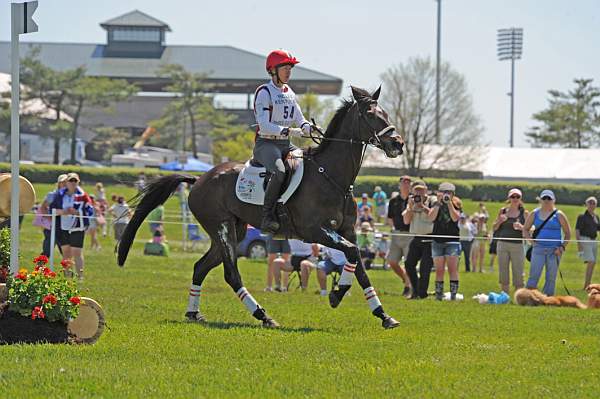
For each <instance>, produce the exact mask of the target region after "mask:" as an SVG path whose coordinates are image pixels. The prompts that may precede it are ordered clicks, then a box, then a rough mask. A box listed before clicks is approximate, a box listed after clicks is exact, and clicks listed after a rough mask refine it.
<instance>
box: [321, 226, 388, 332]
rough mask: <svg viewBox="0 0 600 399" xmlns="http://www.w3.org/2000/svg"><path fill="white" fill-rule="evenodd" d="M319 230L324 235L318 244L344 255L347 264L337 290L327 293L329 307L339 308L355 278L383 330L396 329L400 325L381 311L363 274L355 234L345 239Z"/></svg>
mask: <svg viewBox="0 0 600 399" xmlns="http://www.w3.org/2000/svg"><path fill="white" fill-rule="evenodd" d="M321 230H322V232H323V233H324V236H323V237H322V240H321V241H319V243H320V244H323V245H325V246H327V247H330V248H334V249H338V250H340V251H342V252H343V253H344V255H346V260H347V263H346V264H345V265H344V268H343V269H342V275H341V276H340V281H339V289H338V290H332V291H331V292H330V293H329V304H330V305H331V307H333V308H336V307H338V306H339V304H340V302H341V301H342V299H343V298H344V295H345V294H346V292H348V290H349V289H350V287H351V286H352V282H353V281H354V277H355V276H356V278H357V280H358V283H359V284H360V286H361V288H362V289H363V293H364V295H365V299H366V301H367V303H368V304H369V308H370V309H371V312H372V313H373V315H375V316H377V317H379V318H380V319H381V320H382V325H383V327H384V328H394V327H398V325H399V324H400V323H398V321H396V320H395V319H394V318H393V317H391V316H389V315H388V314H386V313H385V312H384V311H383V306H382V305H381V301H380V300H379V297H378V296H377V292H376V291H375V288H373V286H372V285H371V281H370V280H369V276H367V273H366V272H365V268H364V266H363V264H362V260H361V257H360V250H359V248H358V247H357V246H356V234H355V233H354V231H351V232H348V238H346V237H344V236H342V235H340V234H339V233H338V232H336V231H334V230H333V229H328V228H325V227H323V228H321Z"/></svg>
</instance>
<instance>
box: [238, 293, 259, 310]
mask: <svg viewBox="0 0 600 399" xmlns="http://www.w3.org/2000/svg"><path fill="white" fill-rule="evenodd" d="M236 294H237V296H238V298H240V301H242V303H243V304H244V305H246V308H247V309H248V311H249V312H250V313H254V312H255V311H256V309H258V302H256V300H255V299H254V298H253V297H252V295H250V293H249V292H248V290H247V289H246V287H242V288H240V289H239V290H238V291H237V292H236Z"/></svg>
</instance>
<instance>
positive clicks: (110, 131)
mask: <svg viewBox="0 0 600 399" xmlns="http://www.w3.org/2000/svg"><path fill="white" fill-rule="evenodd" d="M94 131H95V133H96V135H95V136H94V138H93V139H92V141H91V142H90V143H89V144H88V146H87V147H86V153H87V155H88V157H89V159H95V160H104V161H110V159H111V157H112V155H113V154H121V153H123V152H124V151H125V150H126V149H127V148H131V146H132V145H133V144H134V143H135V140H136V139H135V138H133V137H131V134H130V133H129V132H126V131H122V130H118V129H115V128H112V127H101V128H97V129H94Z"/></svg>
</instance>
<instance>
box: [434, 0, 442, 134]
mask: <svg viewBox="0 0 600 399" xmlns="http://www.w3.org/2000/svg"><path fill="white" fill-rule="evenodd" d="M436 1H437V53H436V60H435V142H436V144H439V143H440V62H441V58H442V0H436Z"/></svg>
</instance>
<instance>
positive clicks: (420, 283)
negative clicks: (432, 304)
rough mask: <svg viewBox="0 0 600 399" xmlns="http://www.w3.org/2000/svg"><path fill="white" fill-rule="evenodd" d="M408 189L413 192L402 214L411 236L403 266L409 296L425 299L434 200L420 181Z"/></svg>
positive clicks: (430, 259) (429, 263)
mask: <svg viewBox="0 0 600 399" xmlns="http://www.w3.org/2000/svg"><path fill="white" fill-rule="evenodd" d="M411 189H412V195H410V196H409V198H408V204H407V206H406V209H405V210H404V212H402V217H403V222H404V224H405V225H408V226H409V233H410V234H411V235H414V236H413V237H412V239H411V240H410V244H409V246H408V254H407V255H406V261H405V263H404V266H405V267H406V273H407V274H408V277H409V278H410V283H411V285H412V295H411V297H410V299H418V298H421V299H423V298H427V289H428V288H429V274H430V273H431V267H432V266H433V259H432V258H431V237H428V235H429V234H431V233H432V232H433V223H432V221H430V220H429V213H430V212H431V207H432V206H433V204H434V203H435V202H436V199H435V197H431V196H428V195H427V185H426V184H425V182H423V181H415V182H414V183H413V184H412V187H411ZM390 251H391V250H390ZM417 263H420V267H419V275H417Z"/></svg>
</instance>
